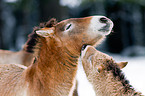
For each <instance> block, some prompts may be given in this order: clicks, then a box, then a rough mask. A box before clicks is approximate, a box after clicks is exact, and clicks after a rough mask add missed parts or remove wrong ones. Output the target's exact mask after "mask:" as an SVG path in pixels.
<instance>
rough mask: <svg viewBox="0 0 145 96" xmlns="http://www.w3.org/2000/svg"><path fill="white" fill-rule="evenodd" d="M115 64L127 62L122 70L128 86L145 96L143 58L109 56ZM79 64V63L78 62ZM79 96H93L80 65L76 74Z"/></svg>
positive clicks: (144, 64)
mask: <svg viewBox="0 0 145 96" xmlns="http://www.w3.org/2000/svg"><path fill="white" fill-rule="evenodd" d="M109 55H110V56H112V57H113V58H114V59H115V60H116V61H117V62H119V61H127V62H128V64H127V66H126V67H125V68H123V69H122V71H123V72H124V74H125V76H126V78H127V79H128V80H129V81H130V84H131V85H132V86H133V87H134V88H135V89H136V90H137V91H139V92H142V94H143V95H145V56H137V57H127V56H121V55H116V54H109ZM80 63H81V62H80ZM77 79H78V94H79V96H95V94H94V91H93V89H92V86H91V85H90V83H88V81H87V79H86V76H85V73H84V71H83V67H82V66H81V64H80V65H79V68H78V73H77Z"/></svg>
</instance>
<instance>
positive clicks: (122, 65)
mask: <svg viewBox="0 0 145 96" xmlns="http://www.w3.org/2000/svg"><path fill="white" fill-rule="evenodd" d="M127 64H128V62H119V63H117V65H118V66H119V67H120V69H123V68H124V67H125V66H126V65H127Z"/></svg>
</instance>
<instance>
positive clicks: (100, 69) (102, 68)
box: [97, 64, 105, 73]
mask: <svg viewBox="0 0 145 96" xmlns="http://www.w3.org/2000/svg"><path fill="white" fill-rule="evenodd" d="M104 69H105V66H104V65H103V64H101V65H100V66H97V71H98V72H99V73H100V72H102V71H103V70H104Z"/></svg>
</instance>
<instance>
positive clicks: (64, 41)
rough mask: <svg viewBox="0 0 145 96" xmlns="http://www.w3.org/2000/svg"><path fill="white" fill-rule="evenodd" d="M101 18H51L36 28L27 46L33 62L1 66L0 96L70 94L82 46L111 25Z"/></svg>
mask: <svg viewBox="0 0 145 96" xmlns="http://www.w3.org/2000/svg"><path fill="white" fill-rule="evenodd" d="M101 18H106V17H104V16H91V17H86V18H77V19H76V18H73V19H67V20H64V21H62V22H59V23H55V20H51V21H49V22H48V23H46V24H44V25H43V26H42V27H43V28H41V26H40V27H38V28H35V30H34V32H33V33H32V34H31V35H30V36H29V40H28V42H27V44H28V45H27V46H26V50H27V51H30V52H33V54H34V56H35V59H34V61H33V63H32V64H31V65H30V66H29V67H28V68H25V67H24V66H23V67H20V66H19V65H12V64H9V65H0V96H72V93H73V90H74V86H75V81H76V80H75V76H76V71H77V64H78V63H77V62H78V58H79V55H80V53H81V48H82V46H83V45H84V44H89V45H97V44H99V42H100V41H102V40H103V38H104V37H105V36H106V35H108V34H109V33H110V32H111V29H112V27H113V23H112V22H111V21H110V20H109V19H107V18H106V21H105V22H102V21H101V20H100V19H101Z"/></svg>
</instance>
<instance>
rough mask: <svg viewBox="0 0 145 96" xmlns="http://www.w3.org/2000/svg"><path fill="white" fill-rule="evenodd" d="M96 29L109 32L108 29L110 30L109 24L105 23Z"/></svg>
mask: <svg viewBox="0 0 145 96" xmlns="http://www.w3.org/2000/svg"><path fill="white" fill-rule="evenodd" d="M98 31H101V32H109V31H111V30H110V24H109V23H107V24H106V26H104V27H102V28H101V29H99V30H98Z"/></svg>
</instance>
